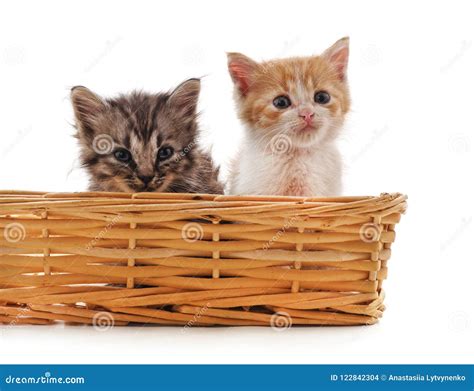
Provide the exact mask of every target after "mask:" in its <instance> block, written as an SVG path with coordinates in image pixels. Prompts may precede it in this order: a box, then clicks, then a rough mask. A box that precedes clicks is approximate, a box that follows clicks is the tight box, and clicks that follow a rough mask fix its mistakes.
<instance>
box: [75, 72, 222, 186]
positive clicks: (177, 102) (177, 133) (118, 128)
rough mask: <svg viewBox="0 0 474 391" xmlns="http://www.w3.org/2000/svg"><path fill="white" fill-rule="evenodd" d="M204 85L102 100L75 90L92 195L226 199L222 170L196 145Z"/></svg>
mask: <svg viewBox="0 0 474 391" xmlns="http://www.w3.org/2000/svg"><path fill="white" fill-rule="evenodd" d="M199 92H200V80H198V79H190V80H187V81H185V82H184V83H182V84H181V85H179V86H178V87H177V88H176V89H175V90H174V91H172V92H171V93H159V94H147V93H143V92H132V93H131V94H128V95H120V96H119V97H117V98H114V99H102V98H101V97H99V96H98V95H96V94H95V93H93V92H92V91H90V90H89V89H87V88H85V87H81V86H78V87H74V88H73V89H72V90H71V99H72V104H73V107H74V114H75V119H76V128H77V135H76V137H77V138H78V139H79V144H80V160H81V163H82V165H83V166H84V167H85V168H86V170H87V171H88V174H89V176H90V190H91V191H118V192H128V193H134V192H181V193H214V194H222V192H223V189H222V186H221V185H220V184H219V182H218V179H217V177H218V170H217V169H216V168H215V167H214V166H213V163H212V160H211V157H210V156H209V155H208V154H207V153H205V152H203V151H201V150H200V149H199V147H198V146H197V140H196V139H197V136H198V125H197V116H198V114H197V103H198V97H199Z"/></svg>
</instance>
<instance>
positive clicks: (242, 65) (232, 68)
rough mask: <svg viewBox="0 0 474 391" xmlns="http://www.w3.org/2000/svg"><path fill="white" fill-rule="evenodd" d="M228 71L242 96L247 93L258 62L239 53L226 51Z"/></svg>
mask: <svg viewBox="0 0 474 391" xmlns="http://www.w3.org/2000/svg"><path fill="white" fill-rule="evenodd" d="M227 65H228V67H229V73H230V76H231V77H232V80H233V82H234V84H235V85H236V87H237V88H238V91H239V92H240V94H241V95H242V96H245V95H247V93H248V91H249V89H250V86H251V84H252V75H253V73H254V72H255V70H256V69H257V68H258V67H259V65H258V63H257V62H255V61H254V60H252V59H251V58H249V57H247V56H245V55H243V54H241V53H227Z"/></svg>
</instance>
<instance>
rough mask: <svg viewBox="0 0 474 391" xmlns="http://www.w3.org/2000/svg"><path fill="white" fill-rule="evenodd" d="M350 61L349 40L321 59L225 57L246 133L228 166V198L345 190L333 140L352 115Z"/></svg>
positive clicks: (235, 54) (337, 45)
mask: <svg viewBox="0 0 474 391" xmlns="http://www.w3.org/2000/svg"><path fill="white" fill-rule="evenodd" d="M348 57H349V39H348V38H343V39H341V40H339V41H337V42H336V43H335V44H334V45H333V46H331V47H330V48H329V49H327V50H326V51H325V52H324V53H323V54H322V55H321V56H313V57H300V58H288V59H280V60H274V61H268V62H263V63H257V62H255V61H253V60H252V59H250V58H248V57H246V56H244V55H243V54H240V53H229V54H228V65H229V72H230V75H231V77H232V80H233V82H234V85H235V98H236V103H237V109H238V114H239V117H240V119H241V120H242V122H243V125H244V129H245V137H244V140H243V143H242V145H241V148H240V153H239V155H238V158H237V159H235V161H234V162H233V166H232V169H231V175H230V189H229V190H230V193H231V194H266V195H292V196H331V195H337V194H339V193H340V191H341V171H342V169H341V166H342V164H341V157H340V155H339V152H338V150H337V147H336V145H335V140H336V137H337V135H338V134H339V130H340V129H341V127H342V125H343V123H344V118H345V115H346V113H347V112H348V110H349V89H348V85H347V63H348Z"/></svg>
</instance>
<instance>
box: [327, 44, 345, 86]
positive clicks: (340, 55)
mask: <svg viewBox="0 0 474 391" xmlns="http://www.w3.org/2000/svg"><path fill="white" fill-rule="evenodd" d="M322 57H324V58H325V59H326V60H327V61H328V62H330V63H331V64H332V65H333V66H334V67H335V68H336V70H337V74H338V76H339V79H340V80H342V81H344V80H346V78H347V64H348V62H349V37H344V38H342V39H340V40H339V41H337V42H336V43H335V44H334V45H332V46H331V47H330V48H329V49H326V50H325V52H324V53H323V55H322Z"/></svg>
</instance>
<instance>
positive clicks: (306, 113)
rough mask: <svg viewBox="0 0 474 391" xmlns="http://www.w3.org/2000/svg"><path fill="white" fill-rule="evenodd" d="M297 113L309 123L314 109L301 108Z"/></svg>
mask: <svg viewBox="0 0 474 391" xmlns="http://www.w3.org/2000/svg"><path fill="white" fill-rule="evenodd" d="M298 114H299V116H300V117H301V118H303V119H304V120H305V122H306V123H307V124H309V123H311V121H312V120H313V117H314V111H313V110H311V109H301V110H300V111H299V113H298Z"/></svg>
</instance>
